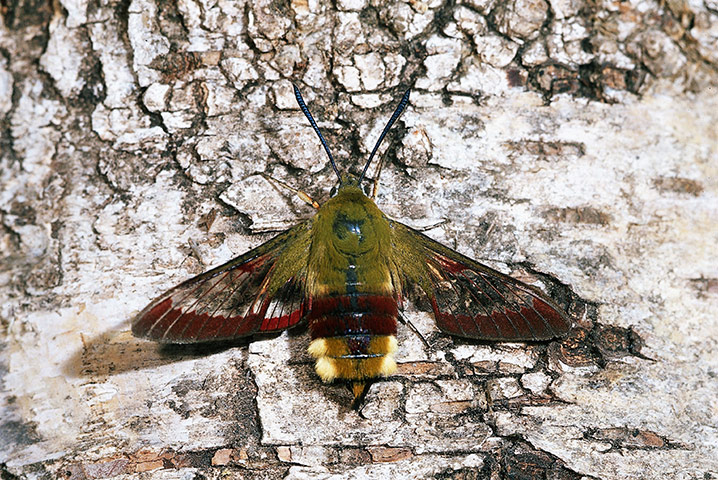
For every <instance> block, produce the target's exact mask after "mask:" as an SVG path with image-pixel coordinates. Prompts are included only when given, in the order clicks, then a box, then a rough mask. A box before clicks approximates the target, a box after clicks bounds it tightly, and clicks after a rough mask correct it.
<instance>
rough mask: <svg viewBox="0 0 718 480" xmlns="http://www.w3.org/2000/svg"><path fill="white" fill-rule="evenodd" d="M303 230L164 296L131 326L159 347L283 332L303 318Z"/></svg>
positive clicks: (295, 230)
mask: <svg viewBox="0 0 718 480" xmlns="http://www.w3.org/2000/svg"><path fill="white" fill-rule="evenodd" d="M308 231H309V230H308V228H307V226H306V225H305V224H302V225H298V226H296V227H294V228H292V229H289V230H287V231H285V232H282V233H280V234H279V235H277V236H276V237H274V238H273V239H271V240H269V241H268V242H266V243H264V244H262V245H260V246H258V247H257V248H255V249H253V250H250V251H249V252H247V253H245V254H244V255H241V256H239V257H237V258H235V259H234V260H231V261H230V262H228V263H225V264H224V265H222V266H219V267H217V268H214V269H212V270H210V271H208V272H205V273H203V274H201V275H198V276H196V277H194V278H191V279H189V280H187V281H185V282H183V283H181V284H180V285H178V286H176V287H174V288H172V289H171V290H169V291H167V292H165V293H164V294H163V295H161V296H160V297H158V298H156V299H155V300H154V301H152V303H150V304H149V305H148V306H147V307H145V309H144V310H142V311H141V312H140V313H139V314H138V315H137V316H136V317H135V319H134V320H133V322H132V333H133V334H134V335H135V336H137V337H142V338H148V339H151V340H155V341H158V342H162V343H197V342H208V341H217V340H227V339H234V338H240V337H246V336H248V335H252V334H253V333H256V332H273V331H279V330H284V329H286V328H289V327H291V326H293V325H296V324H297V323H299V321H300V320H301V319H302V318H303V317H304V314H305V301H304V277H305V274H306V255H305V253H304V250H306V249H305V248H304V246H305V244H306V242H307V239H308Z"/></svg>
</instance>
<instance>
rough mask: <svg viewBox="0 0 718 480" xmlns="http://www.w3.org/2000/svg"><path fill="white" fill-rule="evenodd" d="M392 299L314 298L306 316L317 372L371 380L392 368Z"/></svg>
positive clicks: (355, 296) (354, 295)
mask: <svg viewBox="0 0 718 480" xmlns="http://www.w3.org/2000/svg"><path fill="white" fill-rule="evenodd" d="M397 315H398V307H397V303H396V299H395V298H393V297H391V296H388V295H373V294H360V293H349V294H345V295H333V296H329V297H323V298H313V299H312V303H311V309H310V311H309V313H308V314H307V321H308V323H309V331H310V333H311V336H312V342H311V344H310V345H309V353H310V354H311V355H312V356H313V357H314V358H316V359H317V362H316V366H315V368H316V371H317V374H319V376H320V377H321V378H322V380H324V381H325V382H330V381H332V380H334V379H342V380H370V379H373V378H376V377H380V376H385V375H390V374H392V373H393V372H394V371H395V370H396V362H395V361H394V352H396V347H397V345H396V318H397Z"/></svg>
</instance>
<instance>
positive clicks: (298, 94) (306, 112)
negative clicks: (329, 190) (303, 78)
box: [292, 84, 342, 185]
mask: <svg viewBox="0 0 718 480" xmlns="http://www.w3.org/2000/svg"><path fill="white" fill-rule="evenodd" d="M292 86H293V87H294V96H295V97H296V98H297V103H298V104H299V108H300V109H301V110H302V112H304V116H305V117H307V120H309V123H310V124H311V125H312V128H313V129H314V131H315V132H317V135H318V136H319V140H320V141H321V142H322V145H323V146H324V150H325V151H326V152H327V155H328V156H329V161H330V162H331V164H332V168H333V169H334V173H336V174H337V178H339V185H341V184H342V176H341V175H339V170H338V169H337V164H336V163H334V157H332V152H331V151H330V150H329V145H327V142H326V140H324V137H323V136H322V132H321V131H319V127H318V126H317V122H315V121H314V118H313V117H312V114H311V113H309V109H308V108H307V104H306V103H304V99H303V98H302V93H301V92H300V91H299V88H298V87H297V86H296V85H295V84H292Z"/></svg>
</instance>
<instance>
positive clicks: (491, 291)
mask: <svg viewBox="0 0 718 480" xmlns="http://www.w3.org/2000/svg"><path fill="white" fill-rule="evenodd" d="M393 223H394V228H395V229H402V230H403V229H406V230H405V232H401V233H399V234H398V235H399V238H401V236H402V235H404V234H406V235H408V236H409V237H411V239H408V238H407V237H404V238H405V239H407V240H409V241H410V243H413V244H418V245H421V247H419V250H420V257H421V258H420V260H418V261H417V260H416V259H410V260H408V261H407V262H405V264H404V265H403V266H402V268H403V269H404V270H405V272H406V274H405V276H408V277H409V281H416V282H417V283H419V285H420V286H421V288H422V290H423V291H424V292H425V293H426V294H427V296H428V297H429V301H430V302H431V306H432V309H433V310H434V316H435V318H436V324H437V326H438V327H439V329H440V330H442V331H444V332H446V333H449V334H451V335H456V336H460V337H467V338H475V339H481V340H498V341H540V340H550V339H552V338H557V337H561V336H563V335H565V334H566V333H567V332H568V331H569V330H570V329H571V326H572V322H571V320H570V319H569V318H568V316H567V315H566V314H565V313H564V312H563V311H562V309H561V308H560V307H559V306H558V305H556V304H555V303H554V302H553V300H551V299H550V298H549V297H548V296H546V294H544V293H543V292H541V291H540V290H538V289H536V288H534V287H531V286H529V285H527V284H525V283H523V282H521V281H519V280H516V279H515V278H512V277H509V276H508V275H504V274H503V273H501V272H498V271H496V270H494V269H492V268H489V267H487V266H486V265H482V264H480V263H478V262H476V261H474V260H471V259H470V258H468V257H465V256H464V255H461V254H460V253H458V252H456V251H454V250H452V249H450V248H448V247H445V246H444V245H442V244H440V243H438V242H436V241H434V240H432V239H431V238H429V237H427V236H426V235H424V234H422V233H420V232H417V231H416V230H413V229H412V228H410V227H407V226H406V225H402V224H400V223H398V222H393ZM404 257H407V255H406V254H404ZM420 263H421V265H420ZM407 265H409V266H408V267H407ZM407 270H408V272H407ZM412 277H413V278H412ZM417 277H421V278H417ZM427 277H428V278H427Z"/></svg>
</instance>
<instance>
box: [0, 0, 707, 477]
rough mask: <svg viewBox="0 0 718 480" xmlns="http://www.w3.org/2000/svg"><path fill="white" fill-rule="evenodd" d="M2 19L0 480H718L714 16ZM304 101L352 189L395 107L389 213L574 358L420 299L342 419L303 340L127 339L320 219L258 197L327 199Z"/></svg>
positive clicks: (696, 5) (284, 8) (622, 9)
mask: <svg viewBox="0 0 718 480" xmlns="http://www.w3.org/2000/svg"><path fill="white" fill-rule="evenodd" d="M0 14H1V15H2V22H1V25H0V29H1V30H0V53H1V54H0V118H1V119H2V123H1V125H2V129H1V130H0V136H1V140H2V141H1V145H2V149H1V151H0V155H1V157H0V219H1V220H2V222H1V225H2V228H1V229H0V255H1V256H2V268H1V269H0V279H1V281H0V298H2V305H1V306H0V320H2V325H3V334H2V337H0V338H1V340H0V341H1V343H0V352H1V353H0V365H2V369H0V372H2V378H3V383H2V393H1V395H0V405H1V406H2V410H0V476H2V478H22V479H25V478H27V479H30V478H69V479H95V478H136V477H138V478H147V479H160V478H162V479H166V478H183V479H185V478H198V479H199V478H312V479H314V478H322V479H323V478H388V477H395V478H492V479H499V478H556V479H557V478H561V479H579V478H600V479H626V478H636V479H639V478H640V479H664V478H677V479H678V478H680V479H692V478H695V479H699V478H700V479H704V478H714V477H718V460H717V459H718V431H717V430H716V425H718V403H717V402H718V401H717V400H716V399H718V382H716V378H715V377H716V372H718V356H717V355H716V351H718V350H717V349H718V316H717V315H716V313H715V312H716V311H718V264H717V263H716V261H715V248H716V242H717V241H718V201H717V196H718V129H716V125H717V124H718V113H717V112H718V96H717V95H716V91H717V89H716V88H717V85H718V3H716V2H715V0H705V1H704V2H703V3H700V2H692V3H684V2H678V1H672V2H655V1H647V2H642V1H638V0H636V1H629V2H621V3H611V2H590V1H585V2H584V1H581V0H550V1H544V0H510V1H508V2H495V1H493V0H467V1H465V2H440V1H432V0H430V1H426V2H421V1H411V2H406V3H405V2H398V3H395V2H384V1H382V0H338V1H337V2H318V1H315V0H291V1H290V2H270V1H268V0H262V1H259V2H243V1H238V2H230V1H219V2H204V1H196V2H195V1H191V0H188V1H185V0H179V1H177V2H158V1H152V0H132V1H124V2H94V1H87V0H85V1H83V0H75V1H71V0H59V1H56V2H31V1H29V0H27V1H22V0H20V1H16V2H5V3H3V6H2V7H0ZM292 83H296V84H297V85H298V86H300V87H301V89H302V92H303V94H304V98H305V100H306V102H307V104H308V106H309V108H310V109H311V111H312V113H313V115H314V118H315V119H316V120H317V122H318V124H319V126H320V128H321V129H322V131H323V133H324V135H325V137H326V139H327V142H328V144H329V145H330V147H331V148H332V151H333V153H334V156H335V158H336V159H337V163H338V166H339V169H340V170H341V171H343V172H351V173H354V174H357V173H359V172H360V171H361V168H362V167H363V164H364V162H365V159H366V158H367V156H368V153H369V151H370V150H371V148H372V146H373V144H374V142H375V141H376V139H377V138H378V135H379V133H380V132H381V129H382V128H383V126H384V124H385V123H386V121H387V120H388V118H389V115H391V112H392V111H393V108H394V107H395V105H396V103H397V102H398V100H399V98H400V97H401V94H402V93H403V92H404V90H405V89H406V88H408V87H411V88H412V94H411V100H410V106H409V108H408V110H407V111H406V112H405V114H404V115H403V116H402V117H401V119H400V120H399V122H398V124H397V126H396V127H395V128H394V130H393V131H392V132H391V133H390V134H389V138H388V141H386V142H385V144H386V145H385V146H384V148H382V150H381V152H380V155H381V156H382V158H383V162H384V168H383V170H382V172H381V177H380V182H379V192H378V196H377V205H378V206H379V207H380V208H381V209H382V210H383V211H384V212H385V213H386V214H387V215H388V216H390V217H392V218H395V219H397V220H399V221H402V222H404V223H407V224H409V225H411V226H413V227H415V228H423V229H426V230H427V234H428V235H430V236H431V237H433V238H435V239H437V240H439V241H441V242H442V243H444V244H446V245H448V246H450V247H452V248H455V249H457V250H458V251H460V252H462V253H464V254H466V255H468V256H471V257H473V258H477V259H479V260H480V261H482V262H485V263H487V264H489V265H491V266H492V267H494V268H497V269H499V270H502V271H505V272H507V273H510V274H512V275H513V276H516V277H518V278H520V279H522V280H524V281H527V282H529V283H532V284H534V285H537V286H539V287H540V288H542V289H544V290H545V291H547V293H548V294H549V295H551V296H552V297H553V298H555V299H556V301H557V302H558V303H559V304H560V305H561V306H562V307H563V308H565V309H566V311H567V312H568V313H569V315H570V316H571V317H572V319H573V320H574V322H575V328H574V329H573V330H572V332H571V333H570V335H569V336H568V337H567V338H565V339H563V340H558V341H554V342H548V343H532V344H494V343H481V342H472V341H467V340H462V339H457V338H453V337H450V336H447V335H444V334H441V333H440V332H439V331H438V330H437V328H436V326H435V325H434V322H433V317H432V315H431V313H429V312H428V311H427V308H426V305H424V303H425V302H422V301H421V299H420V298H419V299H418V300H417V301H416V302H414V303H411V302H410V303H409V304H408V305H407V306H406V309H405V312H404V314H403V316H404V317H405V318H406V319H407V320H408V321H409V322H411V323H412V324H413V325H414V326H415V328H416V330H417V331H416V332H415V331H413V330H412V329H411V328H409V327H408V326H406V325H400V331H399V335H398V340H399V352H398V353H397V361H398V363H399V369H398V372H397V373H396V374H394V375H392V376H391V377H389V378H386V379H384V380H381V381H378V382H376V383H375V384H374V385H373V386H372V387H371V390H370V391H369V395H368V396H367V399H366V403H365V404H364V407H363V408H362V409H361V410H360V411H359V412H355V411H353V410H351V409H350V408H349V404H350V402H351V394H350V392H349V391H348V390H347V389H346V388H345V387H344V386H343V385H340V384H336V385H334V384H330V385H326V384H322V383H321V381H320V380H319V378H318V376H317V375H316V374H315V373H314V368H313V363H312V358H311V357H310V356H309V354H308V353H307V346H308V343H309V339H308V335H307V334H306V328H302V327H300V328H298V329H295V330H292V331H289V332H285V333H284V334H281V335H275V336H265V337H255V338H253V339H251V340H248V341H241V342H235V343H233V344H231V345H227V344H219V345H216V344H215V345H203V346H187V345H185V346H172V347H159V346H158V345H156V344H154V343H152V342H148V341H144V340H140V339H136V338H134V337H132V335H131V333H130V331H129V328H130V321H131V319H132V317H133V316H134V315H136V314H137V313H138V312H139V311H140V310H141V309H142V308H143V307H144V306H145V305H146V304H147V303H148V302H149V301H150V300H151V299H152V298H154V297H155V296H157V295H159V294H160V293H162V292H163V291H165V290H166V289H168V288H170V287H172V286H173V285H175V284H177V283H179V282H181V281H183V280H185V279H187V278H189V277H190V276H192V275H195V274H199V273H201V272H202V271H205V270H207V269H208V268H209V267H210V266H214V265H219V264H221V263H223V262H226V261H228V260H230V259H231V258H233V257H234V256H237V255H239V254H241V253H244V252H245V251H246V250H248V249H249V248H250V247H253V246H256V245H259V244H260V243H262V242H263V241H265V240H267V239H268V238H270V237H271V236H272V232H276V231H279V230H282V229H284V228H286V227H288V226H290V225H292V224H295V223H296V222H298V221H300V220H301V219H304V218H308V217H310V216H311V215H313V212H314V211H313V209H312V208H311V207H309V206H308V205H306V204H305V203H303V202H302V201H301V200H300V199H298V198H297V197H296V196H294V194H293V193H292V192H291V191H289V190H288V189H284V188H282V187H278V186H277V185H274V184H272V183H269V182H268V181H267V180H266V179H265V178H264V177H262V176H261V175H259V174H260V173H266V174H269V175H271V176H273V177H275V178H277V179H279V180H282V181H284V182H286V183H287V184H289V185H291V186H292V187H295V188H299V189H301V190H303V191H305V192H307V193H308V194H309V195H310V196H311V197H312V198H314V199H316V200H317V201H319V203H323V202H324V201H326V199H328V198H329V196H330V190H331V188H332V187H333V186H334V185H335V183H336V177H335V176H334V173H333V171H332V169H331V167H330V166H329V164H328V161H327V159H326V156H325V154H324V152H323V149H322V147H321V144H320V143H319V142H318V140H317V138H316V136H315V134H314V132H313V131H312V129H311V127H310V126H309V125H308V123H307V121H306V119H305V118H304V116H303V115H302V113H301V112H300V111H299V109H298V107H297V105H296V103H295V100H294V96H293V92H292ZM378 165H379V163H376V164H375V165H374V166H373V167H372V168H371V169H370V171H369V176H370V177H373V176H374V175H375V174H376V172H377V168H378ZM422 337H423V338H422ZM424 340H426V342H427V344H425V343H424Z"/></svg>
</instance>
